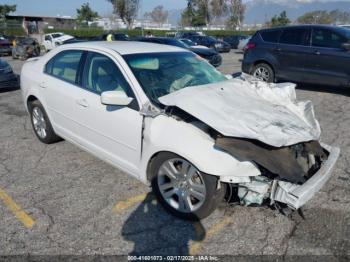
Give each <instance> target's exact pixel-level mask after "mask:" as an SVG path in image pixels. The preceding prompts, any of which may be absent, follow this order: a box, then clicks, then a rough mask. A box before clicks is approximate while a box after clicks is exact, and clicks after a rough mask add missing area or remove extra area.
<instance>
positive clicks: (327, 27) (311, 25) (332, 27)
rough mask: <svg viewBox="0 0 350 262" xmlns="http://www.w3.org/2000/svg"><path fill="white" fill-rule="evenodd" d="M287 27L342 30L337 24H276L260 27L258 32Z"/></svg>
mask: <svg viewBox="0 0 350 262" xmlns="http://www.w3.org/2000/svg"><path fill="white" fill-rule="evenodd" d="M289 28H325V29H331V30H339V29H340V30H342V28H341V27H339V26H334V25H319V24H316V25H313V24H310V25H288V26H276V27H271V28H266V29H261V30H259V31H260V32H264V31H271V30H280V29H289Z"/></svg>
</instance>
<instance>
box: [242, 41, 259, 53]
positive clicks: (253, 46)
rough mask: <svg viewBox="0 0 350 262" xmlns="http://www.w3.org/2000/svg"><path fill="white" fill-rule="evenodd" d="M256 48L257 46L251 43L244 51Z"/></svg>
mask: <svg viewBox="0 0 350 262" xmlns="http://www.w3.org/2000/svg"><path fill="white" fill-rule="evenodd" d="M255 47H256V45H255V44H254V43H251V42H249V43H248V44H247V45H246V46H245V48H244V51H248V50H249V49H253V48H255Z"/></svg>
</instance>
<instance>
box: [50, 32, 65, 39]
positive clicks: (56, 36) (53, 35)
mask: <svg viewBox="0 0 350 262" xmlns="http://www.w3.org/2000/svg"><path fill="white" fill-rule="evenodd" d="M61 36H63V34H62V33H56V34H52V37H53V38H59V37H61Z"/></svg>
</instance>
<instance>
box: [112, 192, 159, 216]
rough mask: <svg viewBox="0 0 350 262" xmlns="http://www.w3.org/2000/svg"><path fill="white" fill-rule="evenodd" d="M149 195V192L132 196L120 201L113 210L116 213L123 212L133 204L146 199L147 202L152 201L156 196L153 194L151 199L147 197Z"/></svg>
mask: <svg viewBox="0 0 350 262" xmlns="http://www.w3.org/2000/svg"><path fill="white" fill-rule="evenodd" d="M147 197H148V194H140V195H137V196H132V197H130V198H128V199H126V200H122V201H119V202H118V203H117V204H116V205H115V206H114V208H113V211H114V212H116V213H119V214H120V213H122V212H124V211H125V210H126V209H128V208H130V207H132V206H133V205H136V204H137V203H139V202H142V201H144V200H146V202H151V201H152V200H153V199H154V196H153V195H152V196H151V197H149V199H146V198H147Z"/></svg>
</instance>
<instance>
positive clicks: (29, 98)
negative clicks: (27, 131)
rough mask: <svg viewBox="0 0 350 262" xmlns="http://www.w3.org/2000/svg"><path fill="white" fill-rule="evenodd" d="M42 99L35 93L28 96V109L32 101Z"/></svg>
mask: <svg viewBox="0 0 350 262" xmlns="http://www.w3.org/2000/svg"><path fill="white" fill-rule="evenodd" d="M37 100H38V101H40V100H39V99H38V98H37V97H36V96H35V95H29V96H28V97H27V101H26V105H27V110H29V105H30V103H32V102H34V101H37Z"/></svg>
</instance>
